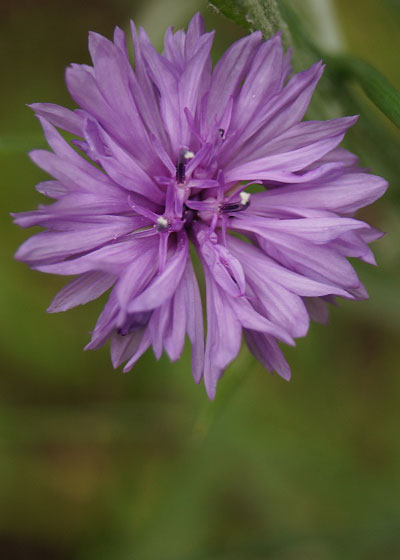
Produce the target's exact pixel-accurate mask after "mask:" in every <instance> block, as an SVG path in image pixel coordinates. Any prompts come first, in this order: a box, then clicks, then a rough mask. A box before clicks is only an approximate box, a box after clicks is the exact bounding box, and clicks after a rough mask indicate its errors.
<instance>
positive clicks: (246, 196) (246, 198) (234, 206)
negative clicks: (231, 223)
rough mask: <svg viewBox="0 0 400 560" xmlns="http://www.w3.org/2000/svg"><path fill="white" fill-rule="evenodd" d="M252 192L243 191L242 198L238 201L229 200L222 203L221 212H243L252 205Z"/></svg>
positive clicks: (240, 196)
mask: <svg viewBox="0 0 400 560" xmlns="http://www.w3.org/2000/svg"><path fill="white" fill-rule="evenodd" d="M250 196H251V195H250V193H247V192H241V193H240V194H239V198H240V200H239V201H238V202H227V203H226V204H222V206H221V208H220V212H221V213H222V214H229V213H230V212H241V211H242V210H246V208H248V207H249V206H250Z"/></svg>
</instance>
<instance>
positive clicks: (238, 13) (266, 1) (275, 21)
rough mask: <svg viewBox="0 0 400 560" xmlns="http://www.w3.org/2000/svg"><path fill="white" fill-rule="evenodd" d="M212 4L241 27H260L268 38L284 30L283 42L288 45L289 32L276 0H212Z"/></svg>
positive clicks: (252, 29) (251, 28)
mask: <svg viewBox="0 0 400 560" xmlns="http://www.w3.org/2000/svg"><path fill="white" fill-rule="evenodd" d="M210 4H211V5H212V6H214V8H215V9H216V10H217V11H218V12H221V13H222V14H224V15H225V16H226V17H227V18H229V19H231V20H233V21H234V22H235V23H237V24H238V25H240V26H241V27H244V28H245V29H249V30H250V31H255V30H258V29H259V30H260V31H261V32H262V34H263V35H264V37H265V38H266V39H268V38H269V37H272V35H274V34H275V33H277V32H278V31H282V32H283V42H284V44H285V45H286V46H287V45H288V43H289V36H288V35H289V32H288V29H287V26H286V24H285V22H284V21H283V20H282V18H281V14H280V12H279V9H278V5H277V2H276V0H210Z"/></svg>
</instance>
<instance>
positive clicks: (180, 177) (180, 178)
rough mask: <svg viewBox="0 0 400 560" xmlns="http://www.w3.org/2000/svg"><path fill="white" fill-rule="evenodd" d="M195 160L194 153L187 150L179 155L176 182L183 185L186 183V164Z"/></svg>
mask: <svg viewBox="0 0 400 560" xmlns="http://www.w3.org/2000/svg"><path fill="white" fill-rule="evenodd" d="M193 158H194V153H193V152H192V151H191V150H188V149H187V148H182V150H181V151H180V153H179V157H178V163H177V164H176V182H177V183H179V184H182V183H184V182H185V170H186V163H187V162H188V161H189V160H190V159H193Z"/></svg>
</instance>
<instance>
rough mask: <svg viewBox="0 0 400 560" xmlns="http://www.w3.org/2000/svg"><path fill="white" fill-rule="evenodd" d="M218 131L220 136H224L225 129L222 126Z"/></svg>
mask: <svg viewBox="0 0 400 560" xmlns="http://www.w3.org/2000/svg"><path fill="white" fill-rule="evenodd" d="M218 132H219V135H220V136H221V138H225V130H224V129H223V128H219V129H218Z"/></svg>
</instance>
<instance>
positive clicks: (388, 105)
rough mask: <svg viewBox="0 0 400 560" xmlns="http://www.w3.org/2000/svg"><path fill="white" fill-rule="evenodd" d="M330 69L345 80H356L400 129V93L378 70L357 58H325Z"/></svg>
mask: <svg viewBox="0 0 400 560" xmlns="http://www.w3.org/2000/svg"><path fill="white" fill-rule="evenodd" d="M325 59H326V60H327V62H328V64H329V65H330V69H331V70H332V69H334V70H336V71H337V73H338V74H339V75H341V76H342V77H345V78H354V79H355V80H357V82H358V83H359V84H360V86H361V87H362V88H363V90H364V92H365V93H366V95H367V96H368V97H369V98H370V100H371V101H372V102H373V103H374V104H375V105H376V106H377V107H379V109H380V110H381V111H382V113H384V114H385V115H386V116H387V117H388V118H389V119H390V120H391V121H392V122H393V123H394V124H395V125H396V126H398V127H400V92H399V91H398V90H397V89H396V88H395V87H394V86H392V84H391V83H390V82H389V80H388V79H387V78H386V77H385V76H384V75H383V74H381V73H380V72H379V70H377V69H376V68H374V67H373V66H371V65H370V64H368V63H367V62H365V61H364V60H360V59H358V58H355V57H349V56H338V57H336V56H335V57H325Z"/></svg>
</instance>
